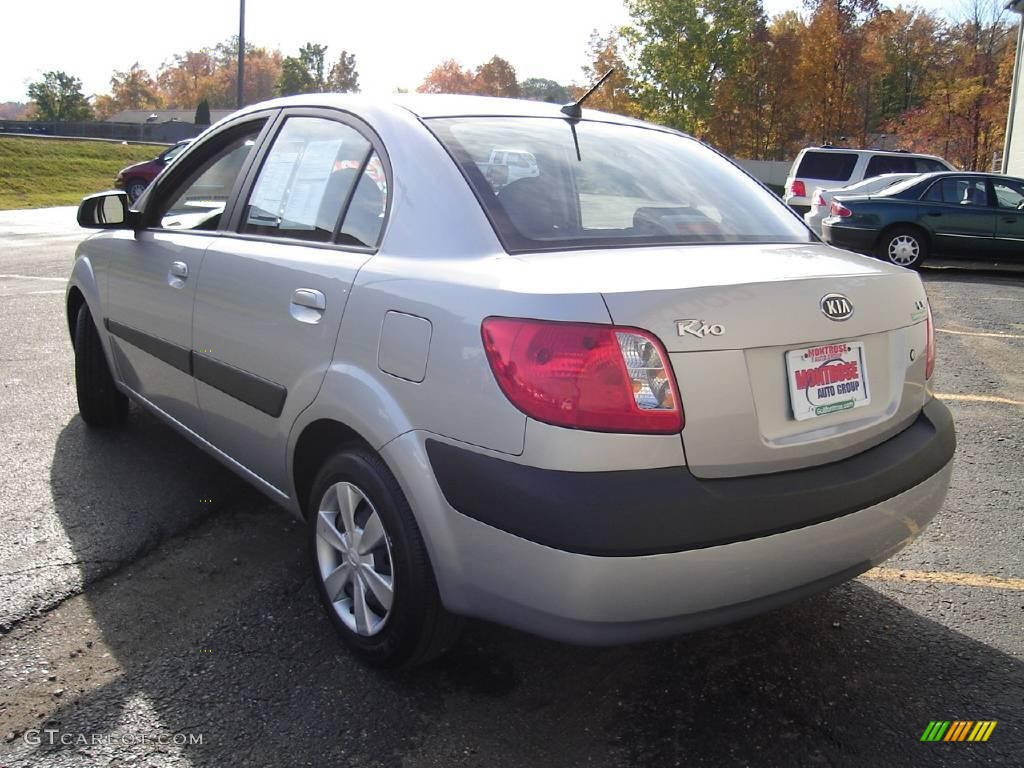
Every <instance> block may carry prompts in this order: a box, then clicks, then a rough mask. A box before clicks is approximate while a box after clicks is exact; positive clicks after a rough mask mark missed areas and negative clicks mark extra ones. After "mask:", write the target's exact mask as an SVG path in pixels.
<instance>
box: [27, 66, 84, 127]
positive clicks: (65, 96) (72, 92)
mask: <svg viewBox="0 0 1024 768" xmlns="http://www.w3.org/2000/svg"><path fill="white" fill-rule="evenodd" d="M28 98H29V100H30V101H31V106H32V111H33V115H32V116H33V119H35V120H91V119H92V117H93V112H92V108H91V107H90V106H89V101H88V99H86V98H85V95H84V94H83V93H82V81H81V80H79V79H78V78H77V77H74V76H72V75H69V74H68V73H67V72H61V71H53V72H45V73H44V74H43V79H42V80H37V81H36V82H34V83H31V84H30V85H29V87H28Z"/></svg>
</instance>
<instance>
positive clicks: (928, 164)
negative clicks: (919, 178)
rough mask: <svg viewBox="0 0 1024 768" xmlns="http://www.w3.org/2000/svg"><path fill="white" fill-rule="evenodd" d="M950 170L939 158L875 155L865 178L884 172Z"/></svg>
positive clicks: (865, 173)
mask: <svg viewBox="0 0 1024 768" xmlns="http://www.w3.org/2000/svg"><path fill="white" fill-rule="evenodd" d="M945 170H948V169H947V168H946V166H944V165H943V164H942V163H940V162H938V161H937V160H932V159H931V158H928V157H916V156H914V155H875V156H874V157H872V158H871V159H870V160H868V167H867V170H866V171H865V172H864V178H866V179H869V178H871V177H873V176H881V175H882V174H883V173H934V172H936V171H945Z"/></svg>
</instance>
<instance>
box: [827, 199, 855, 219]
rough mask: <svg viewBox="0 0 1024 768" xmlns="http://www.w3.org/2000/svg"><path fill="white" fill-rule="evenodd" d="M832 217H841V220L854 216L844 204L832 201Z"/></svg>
mask: <svg viewBox="0 0 1024 768" xmlns="http://www.w3.org/2000/svg"><path fill="white" fill-rule="evenodd" d="M832 215H833V216H839V217H840V218H843V219H845V218H846V217H847V216H852V215H853V211H851V210H850V209H849V208H847V207H846V206H845V205H843V204H842V203H837V202H835V201H834V200H833V201H832Z"/></svg>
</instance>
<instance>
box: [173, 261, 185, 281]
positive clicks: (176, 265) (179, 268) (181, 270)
mask: <svg viewBox="0 0 1024 768" xmlns="http://www.w3.org/2000/svg"><path fill="white" fill-rule="evenodd" d="M171 274H172V275H174V276H175V277H180V278H181V279H182V280H184V279H185V278H186V277H188V264H186V263H185V262H184V261H172V262H171Z"/></svg>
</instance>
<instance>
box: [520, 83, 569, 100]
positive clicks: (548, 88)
mask: <svg viewBox="0 0 1024 768" xmlns="http://www.w3.org/2000/svg"><path fill="white" fill-rule="evenodd" d="M519 94H520V95H521V96H522V97H523V98H524V99H532V100H534V101H547V102H550V103H552V104H565V103H566V102H567V101H569V89H568V88H566V87H565V86H564V85H561V84H559V83H556V82H555V81H554V80H548V79H547V78H545V77H530V78H527V79H526V80H523V82H521V83H520V84H519Z"/></svg>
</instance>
